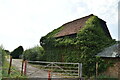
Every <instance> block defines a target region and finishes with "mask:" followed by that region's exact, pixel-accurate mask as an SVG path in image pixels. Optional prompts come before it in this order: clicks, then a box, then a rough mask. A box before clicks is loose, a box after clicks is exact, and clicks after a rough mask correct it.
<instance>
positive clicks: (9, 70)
mask: <svg viewBox="0 0 120 80" xmlns="http://www.w3.org/2000/svg"><path fill="white" fill-rule="evenodd" d="M11 65H12V56H10V65H9V69H8V75H10V72H11Z"/></svg>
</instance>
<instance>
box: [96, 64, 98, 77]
mask: <svg viewBox="0 0 120 80" xmlns="http://www.w3.org/2000/svg"><path fill="white" fill-rule="evenodd" d="M97 76H98V62H96V77H97Z"/></svg>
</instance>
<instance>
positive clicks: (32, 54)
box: [23, 46, 44, 61]
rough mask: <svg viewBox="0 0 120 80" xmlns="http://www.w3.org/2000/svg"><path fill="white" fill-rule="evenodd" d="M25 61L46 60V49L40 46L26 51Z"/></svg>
mask: <svg viewBox="0 0 120 80" xmlns="http://www.w3.org/2000/svg"><path fill="white" fill-rule="evenodd" d="M23 56H24V59H27V60H31V61H34V60H44V49H43V48H42V47H39V46H35V47H33V48H30V49H27V50H25V51H24V55H23Z"/></svg>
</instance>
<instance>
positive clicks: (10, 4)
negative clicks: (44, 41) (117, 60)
mask: <svg viewBox="0 0 120 80" xmlns="http://www.w3.org/2000/svg"><path fill="white" fill-rule="evenodd" d="M118 1H119V0H0V45H1V44H2V45H3V46H4V48H5V49H8V50H10V51H12V50H13V49H15V48H16V47H18V46H19V45H22V46H23V47H24V48H25V49H27V48H30V47H33V46H35V45H39V40H40V38H41V37H42V36H44V35H46V34H47V33H48V32H50V31H52V30H53V29H55V28H58V27H60V26H61V25H62V24H64V23H66V22H69V21H72V20H75V19H78V18H81V17H83V16H87V15H89V14H94V15H96V16H98V17H99V18H102V19H103V20H105V21H106V22H107V26H108V28H109V31H110V33H111V35H112V38H114V39H118Z"/></svg>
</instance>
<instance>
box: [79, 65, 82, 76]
mask: <svg viewBox="0 0 120 80" xmlns="http://www.w3.org/2000/svg"><path fill="white" fill-rule="evenodd" d="M78 76H79V78H82V63H79V64H78Z"/></svg>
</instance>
